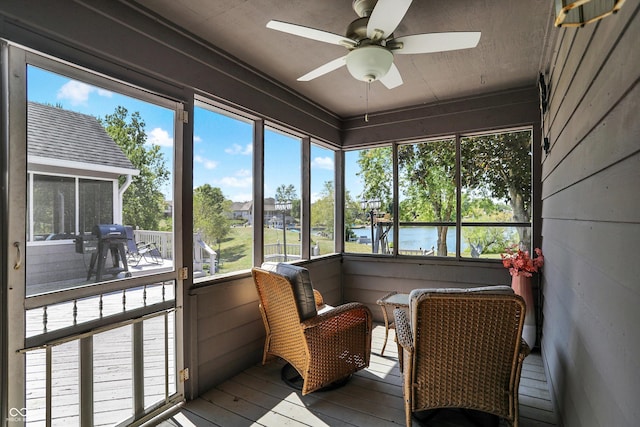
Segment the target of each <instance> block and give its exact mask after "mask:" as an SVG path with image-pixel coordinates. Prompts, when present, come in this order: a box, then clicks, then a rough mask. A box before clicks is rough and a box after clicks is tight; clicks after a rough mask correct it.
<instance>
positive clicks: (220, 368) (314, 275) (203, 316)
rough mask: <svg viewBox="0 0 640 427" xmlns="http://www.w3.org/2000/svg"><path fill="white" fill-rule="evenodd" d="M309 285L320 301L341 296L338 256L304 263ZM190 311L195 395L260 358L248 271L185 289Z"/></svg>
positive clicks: (260, 335) (259, 326) (260, 333)
mask: <svg viewBox="0 0 640 427" xmlns="http://www.w3.org/2000/svg"><path fill="white" fill-rule="evenodd" d="M301 265H304V266H305V267H308V268H309V274H310V275H311V280H312V282H313V286H314V288H316V289H318V290H319V291H320V292H321V293H322V296H323V298H324V299H325V302H326V303H328V304H331V305H338V304H340V302H341V288H340V258H339V257H328V258H319V259H316V260H313V261H311V262H309V263H306V264H301ZM190 298H191V303H192V306H193V307H194V309H195V311H196V313H197V314H196V315H195V316H194V317H195V319H194V321H193V324H192V328H194V329H195V331H196V334H195V337H194V340H195V346H196V348H195V349H194V353H195V355H194V363H195V364H196V366H195V368H194V367H190V368H191V370H192V372H191V374H192V375H195V376H196V377H195V378H194V381H195V382H196V393H197V394H196V395H200V394H202V393H204V392H205V391H206V390H209V389H210V388H211V387H213V386H215V385H216V384H219V383H220V382H222V381H224V380H226V379H228V378H230V377H232V376H234V375H236V374H238V373H239V372H242V371H243V370H244V369H247V367H249V366H251V365H254V364H255V363H258V362H260V361H261V360H262V351H263V348H264V336H265V331H264V324H263V322H262V317H261V316H260V311H259V310H258V294H257V293H256V289H255V285H254V284H253V279H252V278H251V276H248V275H243V276H241V277H234V278H233V279H230V280H228V281H225V282H222V283H215V284H211V285H208V286H203V287H200V288H196V289H193V290H191V292H190Z"/></svg>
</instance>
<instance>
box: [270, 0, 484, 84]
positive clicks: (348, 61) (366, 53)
mask: <svg viewBox="0 0 640 427" xmlns="http://www.w3.org/2000/svg"><path fill="white" fill-rule="evenodd" d="M411 2H412V0H353V4H352V7H353V10H354V11H355V12H356V14H357V15H358V16H359V17H360V18H358V19H356V20H355V21H353V22H352V23H351V24H349V26H348V28H347V33H346V36H341V35H338V34H334V33H330V32H327V31H323V30H316V29H314V28H309V27H305V26H302V25H297V24H289V23H287V22H282V21H273V20H272V21H269V22H268V23H267V28H271V29H273V30H278V31H282V32H285V33H289V34H293V35H296V36H300V37H306V38H308V39H312V40H317V41H321V42H325V43H331V44H337V45H340V46H344V47H346V48H347V49H349V53H348V54H346V55H345V56H342V57H340V58H337V59H334V60H333V61H330V62H328V63H326V64H324V65H321V66H320V67H318V68H316V69H315V70H312V71H310V72H309V73H307V74H305V75H304V76H302V77H299V78H298V80H299V81H309V80H313V79H315V78H316V77H320V76H322V75H324V74H327V73H329V72H331V71H334V70H337V69H338V68H340V67H342V66H344V65H346V66H347V69H348V70H349V72H350V73H351V75H352V76H353V77H354V78H356V79H358V80H363V81H365V82H369V83H371V82H373V81H376V80H380V81H381V82H382V84H384V85H385V86H386V87H387V88H389V89H393V88H394V87H397V86H400V85H401V84H402V77H401V76H400V71H398V68H397V67H396V66H395V64H394V63H393V55H394V54H415V53H433V52H443V51H448V50H457V49H467V48H472V47H476V46H477V44H478V42H479V41H480V32H475V31H469V32H447V33H430V34H415V35H410V36H402V37H397V38H394V36H393V32H394V31H395V29H396V28H397V27H398V25H399V24H400V21H402V18H404V15H405V14H406V13H407V10H408V9H409V6H410V5H411Z"/></svg>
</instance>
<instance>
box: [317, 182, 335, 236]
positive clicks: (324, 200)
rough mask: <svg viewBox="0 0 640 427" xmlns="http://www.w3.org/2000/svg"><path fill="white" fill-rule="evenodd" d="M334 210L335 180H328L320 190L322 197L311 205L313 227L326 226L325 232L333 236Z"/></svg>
mask: <svg viewBox="0 0 640 427" xmlns="http://www.w3.org/2000/svg"><path fill="white" fill-rule="evenodd" d="M334 210H335V189H334V187H333V181H326V182H325V183H324V186H323V188H322V191H321V192H320V198H319V199H318V200H316V201H315V202H314V203H313V204H312V205H311V227H324V229H325V232H326V233H327V234H329V235H330V236H333V224H334Z"/></svg>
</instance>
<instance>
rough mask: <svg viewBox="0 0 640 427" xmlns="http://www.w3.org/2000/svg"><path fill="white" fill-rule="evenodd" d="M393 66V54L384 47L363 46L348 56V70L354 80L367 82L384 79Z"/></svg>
mask: <svg viewBox="0 0 640 427" xmlns="http://www.w3.org/2000/svg"><path fill="white" fill-rule="evenodd" d="M391 64H393V54H392V53H391V52H389V51H388V50H387V49H385V48H384V47H382V46H377V45H369V46H362V47H359V48H357V49H354V50H352V51H351V52H349V54H348V55H347V69H348V70H349V72H350V73H351V75H352V76H353V77H354V78H356V79H358V80H362V81H365V82H373V81H375V80H378V79H380V78H382V77H384V76H385V75H386V74H387V73H388V72H389V69H390V68H391Z"/></svg>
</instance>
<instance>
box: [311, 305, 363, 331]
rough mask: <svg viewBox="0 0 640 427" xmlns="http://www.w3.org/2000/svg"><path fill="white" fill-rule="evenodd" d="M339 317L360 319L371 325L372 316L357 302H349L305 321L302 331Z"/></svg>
mask: <svg viewBox="0 0 640 427" xmlns="http://www.w3.org/2000/svg"><path fill="white" fill-rule="evenodd" d="M339 316H350V317H354V316H355V317H357V318H362V320H366V321H368V322H369V323H371V319H372V315H371V310H369V307H367V306H366V305H364V304H361V303H359V302H350V303H347V304H342V305H339V306H338V307H334V308H333V309H331V310H329V311H326V312H324V313H321V314H318V315H317V316H315V317H312V318H311V319H307V320H305V321H304V322H302V323H301V325H302V329H303V330H307V329H310V328H314V327H316V326H319V325H321V324H322V323H324V322H326V321H328V320H331V319H333V318H334V317H339Z"/></svg>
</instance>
